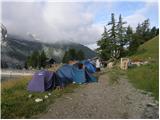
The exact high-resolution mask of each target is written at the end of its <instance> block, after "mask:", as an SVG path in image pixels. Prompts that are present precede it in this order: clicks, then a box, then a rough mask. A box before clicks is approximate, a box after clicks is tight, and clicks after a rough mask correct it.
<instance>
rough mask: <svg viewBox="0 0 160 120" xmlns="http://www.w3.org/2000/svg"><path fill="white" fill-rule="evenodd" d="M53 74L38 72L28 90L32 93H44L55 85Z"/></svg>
mask: <svg viewBox="0 0 160 120" xmlns="http://www.w3.org/2000/svg"><path fill="white" fill-rule="evenodd" d="M55 77H56V76H55V73H54V72H51V71H46V70H44V71H38V72H36V73H35V74H34V75H33V77H32V80H31V81H30V82H29V84H28V88H27V89H28V90H29V91H32V92H44V91H46V90H48V89H50V88H51V87H54V85H55V83H54V82H55Z"/></svg>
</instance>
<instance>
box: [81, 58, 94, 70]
mask: <svg viewBox="0 0 160 120" xmlns="http://www.w3.org/2000/svg"><path fill="white" fill-rule="evenodd" d="M82 63H83V64H84V65H85V67H86V68H87V70H88V72H90V73H95V72H96V67H95V66H94V65H93V64H92V63H91V62H90V61H87V60H86V61H82Z"/></svg>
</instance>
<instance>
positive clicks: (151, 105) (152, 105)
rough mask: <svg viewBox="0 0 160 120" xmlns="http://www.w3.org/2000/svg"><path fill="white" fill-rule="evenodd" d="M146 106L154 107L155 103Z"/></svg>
mask: <svg viewBox="0 0 160 120" xmlns="http://www.w3.org/2000/svg"><path fill="white" fill-rule="evenodd" d="M147 106H148V107H154V106H156V104H155V103H148V104H147Z"/></svg>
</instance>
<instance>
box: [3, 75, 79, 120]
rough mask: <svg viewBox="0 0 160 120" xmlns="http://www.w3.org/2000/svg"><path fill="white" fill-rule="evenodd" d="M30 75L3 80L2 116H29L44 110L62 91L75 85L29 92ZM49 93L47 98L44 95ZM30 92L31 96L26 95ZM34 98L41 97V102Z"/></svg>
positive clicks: (68, 90) (67, 90)
mask: <svg viewBox="0 0 160 120" xmlns="http://www.w3.org/2000/svg"><path fill="white" fill-rule="evenodd" d="M30 79H31V77H23V78H21V79H19V80H14V81H5V82H3V83H2V84H1V86H2V89H1V117H2V118H8V119H9V118H31V117H32V116H33V115H36V114H38V113H41V112H44V111H46V110H47V108H48V106H49V105H50V104H53V103H54V101H55V99H56V98H57V97H60V96H61V95H62V94H64V93H70V92H73V89H74V88H76V87H77V85H74V84H71V85H69V86H67V87H66V88H65V89H61V90H57V89H56V90H51V91H47V92H44V93H29V92H28V91H27V89H26V88H27V85H28V82H29V80H30ZM48 93H51V96H49V98H48V99H44V96H45V95H48ZM30 94H32V97H31V98H29V97H28V96H29V95H30ZM36 98H43V100H44V101H43V102H40V103H36V102H35V99H36Z"/></svg>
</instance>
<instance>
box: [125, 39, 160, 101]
mask: <svg viewBox="0 0 160 120" xmlns="http://www.w3.org/2000/svg"><path fill="white" fill-rule="evenodd" d="M158 45H159V36H156V37H154V38H153V39H151V40H149V41H147V42H146V43H144V44H143V45H141V46H140V47H139V48H138V50H137V52H136V54H134V55H133V56H131V59H137V60H138V59H140V60H145V61H148V62H149V64H147V65H142V66H140V67H136V68H131V69H129V70H128V71H127V75H128V77H129V79H130V81H131V82H132V83H133V85H134V86H135V87H137V88H139V89H143V90H145V91H148V92H151V93H152V95H153V96H154V97H155V98H156V99H158V98H159V79H158V73H159V72H158V68H159V63H158V62H159V60H158V59H159V58H158V55H159V53H158V51H159V50H158V47H159V46H158Z"/></svg>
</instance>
